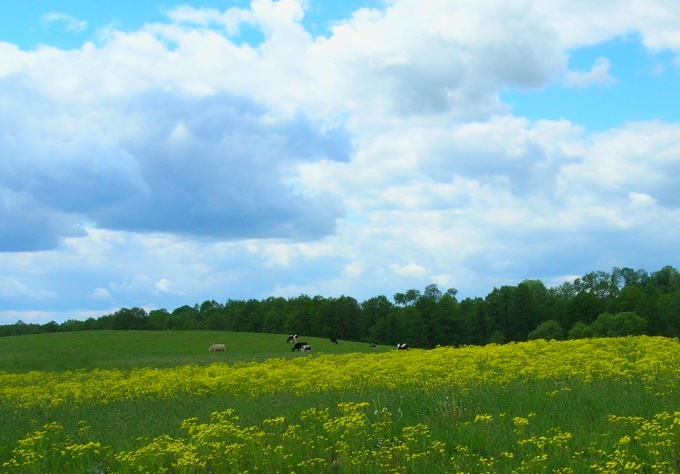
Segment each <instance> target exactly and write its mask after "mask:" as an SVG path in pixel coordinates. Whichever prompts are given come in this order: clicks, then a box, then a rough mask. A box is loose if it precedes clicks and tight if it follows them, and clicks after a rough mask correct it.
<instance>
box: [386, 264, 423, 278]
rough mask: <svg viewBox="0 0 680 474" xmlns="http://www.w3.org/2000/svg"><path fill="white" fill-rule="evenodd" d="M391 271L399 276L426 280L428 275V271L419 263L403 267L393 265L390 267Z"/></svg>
mask: <svg viewBox="0 0 680 474" xmlns="http://www.w3.org/2000/svg"><path fill="white" fill-rule="evenodd" d="M390 269H391V270H392V271H393V272H394V273H396V274H398V275H401V276H407V277H416V278H425V277H426V276H427V275H428V271H427V269H426V268H425V267H423V266H421V265H418V264H417V263H409V264H407V265H403V266H400V265H398V264H396V263H393V264H392V265H390Z"/></svg>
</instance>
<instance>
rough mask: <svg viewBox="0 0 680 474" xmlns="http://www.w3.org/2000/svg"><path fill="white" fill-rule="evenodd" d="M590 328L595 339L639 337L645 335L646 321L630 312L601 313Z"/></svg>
mask: <svg viewBox="0 0 680 474" xmlns="http://www.w3.org/2000/svg"><path fill="white" fill-rule="evenodd" d="M590 328H591V329H592V332H593V336H595V337H620V336H639V335H642V334H644V333H645V331H646V329H647V321H646V320H645V319H643V318H641V317H640V316H638V315H637V314H635V313H633V312H630V311H625V312H622V313H616V314H611V313H602V314H601V315H599V316H598V317H597V319H596V320H595V321H594V322H593V324H591V325H590Z"/></svg>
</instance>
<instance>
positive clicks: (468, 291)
mask: <svg viewBox="0 0 680 474" xmlns="http://www.w3.org/2000/svg"><path fill="white" fill-rule="evenodd" d="M0 8H1V9H0V11H1V12H2V15H0V324H13V323H15V322H17V321H19V320H21V321H23V322H26V323H38V324H44V323H46V322H50V321H55V322H58V323H60V322H63V321H66V320H69V319H75V320H84V319H87V318H88V317H95V318H96V317H99V316H102V315H105V314H111V313H113V312H115V311H117V310H118V309H120V308H122V307H127V308H131V307H141V308H144V309H146V310H147V311H150V310H153V309H160V308H165V309H167V310H169V311H172V310H173V309H175V308H178V307H180V306H183V305H190V306H193V305H194V304H200V303H202V302H204V301H207V300H215V301H217V302H220V303H224V302H226V301H228V300H246V299H251V298H253V299H257V300H261V299H265V298H268V297H284V298H292V297H297V296H300V295H308V296H316V295H320V296H323V297H329V298H330V297H333V298H334V297H340V296H342V295H345V296H351V297H354V298H356V299H357V300H358V301H359V302H362V301H365V300H367V299H369V298H372V297H375V296H381V295H384V296H386V297H388V298H392V297H393V296H394V294H396V293H400V292H405V291H407V290H409V289H417V290H420V291H422V290H423V289H424V288H425V287H426V286H428V285H430V284H436V285H437V286H438V287H439V288H440V289H441V290H442V291H445V290H447V289H449V288H455V289H457V290H458V297H459V299H462V298H466V297H471V298H474V297H482V298H483V297H485V296H486V295H487V294H489V293H490V292H491V291H492V290H493V289H494V288H497V287H501V286H503V285H517V284H519V283H520V282H522V281H524V280H526V279H539V280H541V281H543V282H544V283H545V284H546V286H548V287H551V286H558V285H560V284H562V283H564V282H565V281H573V280H574V279H575V278H577V277H580V276H582V275H584V274H586V273H589V272H592V271H599V270H604V271H611V269H612V268H613V267H619V268H623V267H630V268H633V269H636V270H637V269H644V270H647V271H649V272H653V271H657V270H660V269H661V268H663V267H664V266H667V265H671V266H674V267H676V268H677V267H678V266H680V262H679V261H678V255H679V254H678V252H677V246H678V242H679V241H680V191H679V190H680V188H679V184H680V183H679V181H680V2H677V1H676V0H647V1H645V2H639V1H637V0H602V1H600V2H592V1H590V0H517V1H514V2H507V1H506V0H478V1H475V2H464V1H451V0H366V1H360V0H351V1H348V0H342V1H329V0H323V1H322V0H278V1H272V0H253V1H245V0H231V1H226V0H225V1H218V0H191V1H187V2H181V1H174V0H168V1H163V0H161V1H160V2H156V1H149V2H147V1H141V2H140V1H136V2H131V1H122V0H121V1H117V2H103V3H102V2H98V3H96V4H95V2H82V1H75V0H61V1H58V2H57V1H48V0H26V1H24V2H15V1H13V0H0Z"/></svg>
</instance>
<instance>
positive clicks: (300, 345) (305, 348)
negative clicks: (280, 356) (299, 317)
mask: <svg viewBox="0 0 680 474" xmlns="http://www.w3.org/2000/svg"><path fill="white" fill-rule="evenodd" d="M300 350H303V351H311V350H312V348H311V347H309V345H308V344H307V343H306V342H296V343H295V345H294V346H293V349H292V350H291V352H293V351H300Z"/></svg>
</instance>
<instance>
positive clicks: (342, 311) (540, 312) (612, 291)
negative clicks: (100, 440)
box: [0, 266, 680, 348]
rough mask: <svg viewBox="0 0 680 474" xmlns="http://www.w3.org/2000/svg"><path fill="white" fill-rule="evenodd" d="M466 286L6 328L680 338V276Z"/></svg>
mask: <svg viewBox="0 0 680 474" xmlns="http://www.w3.org/2000/svg"><path fill="white" fill-rule="evenodd" d="M457 293H458V291H457V290H456V289H455V288H450V289H447V290H445V291H442V290H440V289H439V288H438V287H437V285H434V284H433V285H428V286H427V287H425V288H424V289H423V290H422V291H420V290H417V289H409V290H407V291H405V292H404V293H397V294H395V295H393V297H392V299H389V298H388V297H386V296H382V295H381V296H375V297H372V298H369V299H367V300H365V301H363V302H359V301H357V300H356V299H355V298H352V297H351V296H340V297H338V298H327V297H321V296H313V297H310V296H307V295H300V296H297V297H292V298H283V297H269V298H266V299H264V300H255V299H249V300H232V299H229V300H227V301H225V302H224V303H220V302H217V301H215V300H210V301H204V302H203V303H201V304H195V305H194V306H188V305H185V306H182V307H179V308H176V309H174V310H172V311H168V310H166V309H157V310H152V311H149V312H147V311H146V310H144V309H142V308H136V307H135V308H122V309H120V310H118V311H116V312H115V313H113V314H107V315H103V316H101V317H98V318H88V319H87V320H85V321H79V320H67V321H65V322H63V323H61V324H58V323H56V322H54V321H52V322H49V323H46V324H28V323H24V322H22V321H18V322H17V323H15V324H10V325H3V326H0V336H13V335H22V334H36V333H48V332H58V331H86V330H102V329H108V330H154V331H161V330H223V331H235V332H266V333H277V334H281V333H283V334H293V333H294V334H300V335H304V336H310V337H311V336H316V337H334V338H336V339H343V340H351V341H359V342H376V343H378V344H390V345H394V344H396V343H398V342H405V343H407V344H409V346H410V347H419V348H433V347H436V346H462V345H484V344H489V343H498V344H502V343H507V342H520V341H526V340H531V339H556V340H559V339H580V338H586V337H614V336H626V335H650V336H667V337H680V273H678V271H677V270H676V269H675V268H674V267H672V266H666V267H664V268H662V269H661V270H659V271H656V272H651V273H649V272H647V271H645V270H633V269H631V268H617V267H614V268H612V270H611V271H610V272H607V271H596V272H591V273H588V274H586V275H584V276H582V277H581V278H577V279H575V280H574V281H573V282H564V283H563V284H561V285H560V286H556V287H550V288H548V287H546V286H545V285H544V284H543V282H542V281H540V280H524V281H522V282H521V283H519V284H518V285H516V286H501V287H500V288H494V289H493V291H491V293H489V294H488V295H487V296H486V297H485V298H481V297H474V298H469V297H468V298H465V299H462V300H459V299H458V298H457Z"/></svg>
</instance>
